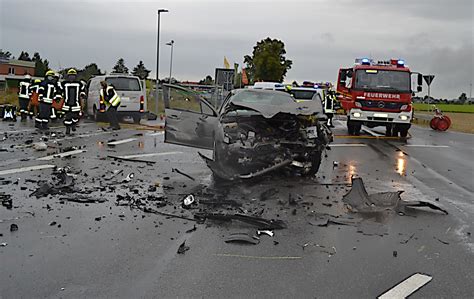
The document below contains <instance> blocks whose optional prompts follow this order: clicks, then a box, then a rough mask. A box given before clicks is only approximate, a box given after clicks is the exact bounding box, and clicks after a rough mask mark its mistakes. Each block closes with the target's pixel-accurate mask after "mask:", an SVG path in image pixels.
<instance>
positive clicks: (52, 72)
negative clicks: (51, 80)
mask: <svg viewBox="0 0 474 299" xmlns="http://www.w3.org/2000/svg"><path fill="white" fill-rule="evenodd" d="M45 76H54V71H53V70H49V71H47V72H46V74H45Z"/></svg>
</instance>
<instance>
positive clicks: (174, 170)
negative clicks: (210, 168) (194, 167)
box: [171, 168, 196, 181]
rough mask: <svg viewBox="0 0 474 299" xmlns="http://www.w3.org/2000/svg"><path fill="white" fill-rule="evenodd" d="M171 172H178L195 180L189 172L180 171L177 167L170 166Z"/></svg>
mask: <svg viewBox="0 0 474 299" xmlns="http://www.w3.org/2000/svg"><path fill="white" fill-rule="evenodd" d="M171 172H176V173H179V174H180V175H182V176H185V177H187V178H188V179H190V180H192V181H195V180H196V179H195V178H193V177H192V176H190V175H189V174H187V173H184V172H182V171H181V170H179V169H177V168H171Z"/></svg>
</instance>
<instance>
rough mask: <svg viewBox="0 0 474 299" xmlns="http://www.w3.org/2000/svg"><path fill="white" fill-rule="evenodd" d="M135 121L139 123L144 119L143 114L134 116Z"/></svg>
mask: <svg viewBox="0 0 474 299" xmlns="http://www.w3.org/2000/svg"><path fill="white" fill-rule="evenodd" d="M132 118H133V123H134V124H137V125H139V124H140V121H141V120H142V118H141V116H139V115H138V116H133V117H132Z"/></svg>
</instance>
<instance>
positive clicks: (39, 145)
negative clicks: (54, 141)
mask: <svg viewBox="0 0 474 299" xmlns="http://www.w3.org/2000/svg"><path fill="white" fill-rule="evenodd" d="M33 148H34V149H35V150H36V151H39V152H42V151H45V150H46V149H47V148H48V145H46V143H44V142H36V143H33Z"/></svg>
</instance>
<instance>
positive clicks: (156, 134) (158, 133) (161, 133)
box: [146, 132, 165, 136]
mask: <svg viewBox="0 0 474 299" xmlns="http://www.w3.org/2000/svg"><path fill="white" fill-rule="evenodd" d="M163 134H165V132H156V133H149V134H146V135H147V136H159V135H163Z"/></svg>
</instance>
